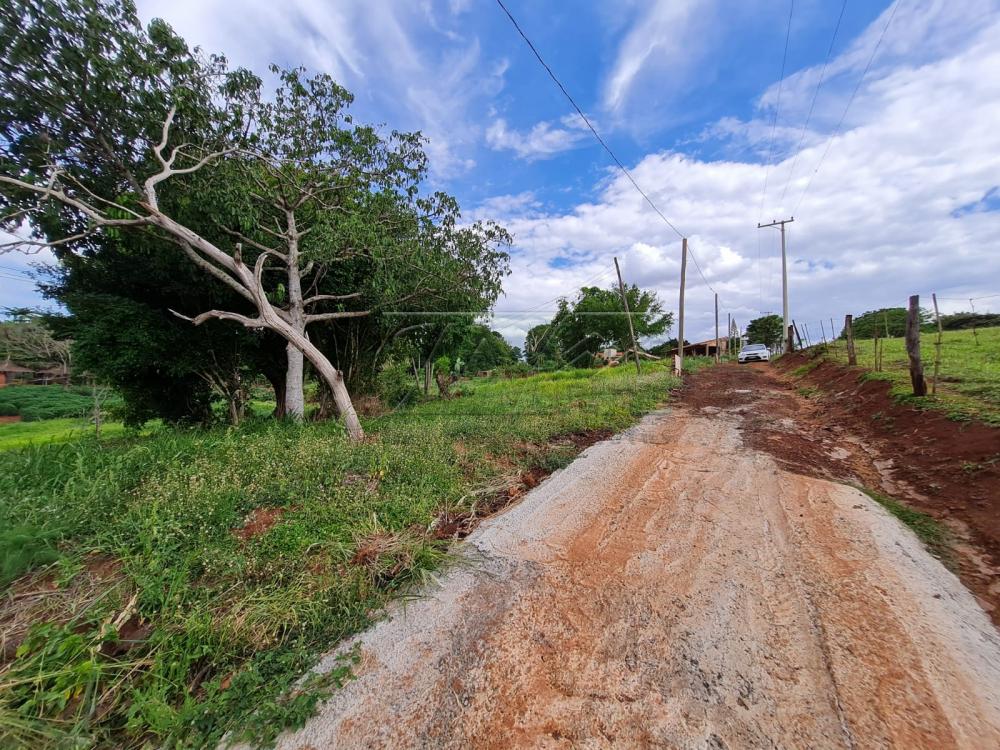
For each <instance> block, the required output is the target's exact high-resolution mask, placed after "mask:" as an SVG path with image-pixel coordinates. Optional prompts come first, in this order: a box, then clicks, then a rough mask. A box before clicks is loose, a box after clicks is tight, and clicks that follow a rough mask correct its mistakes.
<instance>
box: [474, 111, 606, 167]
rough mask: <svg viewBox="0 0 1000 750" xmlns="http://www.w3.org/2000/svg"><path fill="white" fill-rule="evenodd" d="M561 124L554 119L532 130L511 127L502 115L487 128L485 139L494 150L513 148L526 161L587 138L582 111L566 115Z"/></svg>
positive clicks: (560, 151) (542, 157)
mask: <svg viewBox="0 0 1000 750" xmlns="http://www.w3.org/2000/svg"><path fill="white" fill-rule="evenodd" d="M560 122H561V126H560V125H554V124H553V123H551V122H546V121H543V122H539V123H536V124H535V125H534V126H533V127H532V128H531V130H528V131H526V132H519V131H517V130H512V129H511V128H509V127H508V125H507V121H506V120H504V119H503V118H498V119H496V120H495V121H494V122H493V124H492V125H490V126H489V127H488V128H487V129H486V143H487V145H489V147H490V148H492V149H493V150H495V151H513V152H514V153H515V154H517V156H518V158H521V159H525V160H526V161H535V160H537V159H549V158H551V157H553V156H555V155H556V154H560V153H562V152H563V151H568V150H569V149H573V148H576V147H577V146H579V145H581V143H583V142H584V141H586V139H587V137H588V135H587V134H586V133H585V132H584V131H583V128H584V127H586V125H585V124H584V123H583V121H582V120H581V118H580V116H579V115H567V116H565V117H563V118H562V119H561V121H560Z"/></svg>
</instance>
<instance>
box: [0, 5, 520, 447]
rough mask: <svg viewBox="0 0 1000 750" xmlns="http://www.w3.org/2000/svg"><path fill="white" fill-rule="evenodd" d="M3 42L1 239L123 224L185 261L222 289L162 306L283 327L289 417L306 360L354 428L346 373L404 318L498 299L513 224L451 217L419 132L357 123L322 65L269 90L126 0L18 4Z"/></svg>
mask: <svg viewBox="0 0 1000 750" xmlns="http://www.w3.org/2000/svg"><path fill="white" fill-rule="evenodd" d="M0 43H2V48H3V51H2V53H0V54H2V55H3V60H2V62H3V64H2V65H0V225H2V226H3V228H6V229H8V230H10V231H21V232H23V231H24V230H25V229H26V228H27V229H28V231H29V232H30V236H27V237H25V236H23V235H22V236H21V237H20V238H19V240H18V241H17V242H16V243H11V245H9V246H13V245H18V246H20V247H22V248H24V247H52V248H57V249H59V250H60V251H62V252H63V253H65V254H67V255H68V254H72V255H74V256H76V257H79V258H81V259H82V261H81V262H82V263H87V262H91V261H92V260H93V259H94V258H95V257H96V256H97V255H98V254H100V253H102V252H106V251H107V248H108V246H109V244H114V243H116V242H117V241H119V240H120V239H121V238H123V237H125V236H126V235H132V236H138V237H141V238H142V241H143V243H146V244H144V245H143V247H144V248H149V249H155V251H156V252H164V253H173V254H174V255H175V256H177V257H181V258H184V259H185V260H186V261H187V262H188V263H190V264H191V267H192V268H194V269H197V272H198V273H199V274H201V275H202V276H203V277H204V279H207V280H211V281H212V282H213V283H215V284H216V285H218V286H219V287H220V289H221V290H222V292H224V293H223V294H221V295H218V296H217V299H216V300H214V301H215V302H218V303H219V304H218V306H214V305H213V306H206V307H204V308H202V309H192V307H193V304H192V305H191V307H187V308H184V309H181V308H182V305H181V303H182V302H188V303H194V302H195V300H203V301H205V302H209V300H207V299H206V297H205V295H201V294H200V291H198V292H197V293H194V294H186V293H184V292H183V290H181V292H180V293H179V294H178V295H177V296H176V298H175V299H174V300H173V302H174V303H176V304H171V300H166V301H165V302H164V304H165V306H166V309H167V310H169V311H171V312H172V313H173V314H176V315H178V316H181V317H183V318H185V319H187V320H189V321H190V322H192V323H194V324H195V325H201V324H204V323H207V322H208V321H213V320H221V321H227V322H230V323H238V324H241V325H242V326H244V327H246V328H248V329H254V330H266V331H270V332H271V333H273V334H274V335H276V336H277V337H279V338H280V339H282V340H284V341H285V342H286V357H287V363H286V375H285V384H286V405H287V406H288V408H289V411H290V412H291V413H293V414H298V415H301V414H302V412H303V405H302V379H303V372H304V369H303V366H304V363H303V361H304V360H308V361H309V363H310V364H311V365H312V367H313V368H314V369H315V371H316V372H317V374H318V375H319V376H320V377H321V379H322V380H323V381H324V382H325V384H326V387H327V389H328V390H329V392H330V393H331V394H333V400H334V402H335V404H336V410H337V412H338V413H339V414H340V416H342V417H343V419H344V421H345V423H346V425H347V427H348V429H349V431H350V432H351V434H352V435H354V436H355V437H358V436H360V435H361V427H360V423H359V422H358V420H357V417H356V414H355V413H354V409H353V405H352V403H351V400H350V397H349V394H348V391H347V387H346V384H345V383H346V382H352V383H358V382H363V381H365V380H368V381H370V380H372V378H373V371H374V369H375V368H377V366H378V363H379V357H380V356H381V355H383V354H384V353H385V352H386V351H387V349H388V347H389V345H390V344H391V342H392V341H394V340H395V339H396V338H397V337H398V336H400V335H401V334H403V333H404V332H406V331H409V330H413V329H414V326H415V325H417V324H415V323H412V322H411V321H409V320H407V316H412V315H415V314H420V313H423V312H427V311H440V310H442V309H449V308H450V309H453V310H454V309H459V310H471V311H481V310H483V309H485V308H487V307H488V306H489V305H491V304H492V303H493V301H494V300H495V299H496V296H497V294H498V293H499V289H500V280H501V279H502V277H503V276H504V275H505V274H506V272H507V254H506V252H505V250H504V246H505V245H506V244H508V243H509V240H510V238H509V235H508V234H507V233H506V231H505V230H504V229H503V228H502V227H499V226H497V225H495V224H492V223H489V222H486V223H481V222H475V223H471V224H462V223H461V222H460V212H459V209H458V205H457V203H456V202H455V200H454V199H453V198H451V197H450V196H448V195H445V194H443V193H428V192H427V191H426V190H425V189H424V181H425V178H426V170H427V160H426V156H425V154H424V151H423V138H422V136H420V134H419V133H401V132H398V131H390V132H383V131H382V130H381V129H379V128H375V127H372V126H367V125H363V124H359V123H357V122H356V121H355V120H354V118H353V116H352V115H351V114H350V112H349V106H350V104H351V102H352V96H351V95H350V93H349V92H347V91H346V90H345V89H343V88H342V87H341V86H339V85H338V84H337V83H336V82H334V81H333V80H332V79H331V78H330V77H329V76H325V75H314V76H309V75H307V74H306V73H305V71H303V70H301V69H290V70H280V69H277V68H273V69H272V72H273V73H274V75H275V76H276V78H277V81H278V85H277V88H276V90H275V91H274V93H273V95H270V96H269V95H266V94H265V92H264V91H263V89H262V82H261V80H260V79H259V78H258V77H257V76H255V75H254V74H252V73H250V72H249V71H246V70H243V69H230V68H229V67H228V65H227V63H226V60H225V58H223V57H221V56H205V55H202V54H201V53H200V52H198V51H197V50H195V51H192V50H190V49H189V48H188V46H187V45H186V44H185V42H184V41H183V40H182V39H181V38H179V37H178V36H177V35H176V34H174V33H173V31H172V30H171V29H170V28H169V26H167V25H166V24H165V23H164V22H162V21H159V20H154V21H153V22H151V23H150V24H149V26H148V27H147V28H143V26H142V25H141V23H140V22H139V19H138V16H137V14H136V11H135V7H134V5H133V4H132V3H131V2H129V1H128V0H14V2H12V3H10V4H8V5H5V6H4V9H3V11H2V12H0ZM133 233H136V234H135V235H133ZM134 250H135V248H134V247H132V249H131V250H130V251H129V253H126V254H125V255H124V256H122V257H131V258H134V257H136V254H137V253H136V252H134ZM68 265H71V264H68ZM70 273H73V271H72V269H71V271H70ZM193 284H194V285H195V286H199V281H193ZM140 286H141V284H140ZM223 287H225V289H222V288H223ZM55 293H56V294H58V293H59V292H58V291H56V292H55ZM124 296H125V297H126V298H129V299H131V300H132V301H133V302H139V303H140V306H141V303H142V300H138V299H136V298H135V297H134V296H132V295H131V292H125V295H124ZM81 309H82V308H81ZM116 310H117V311H118V312H119V313H121V314H126V311H128V310H129V306H128V305H124V304H118V305H116ZM133 312H134V313H135V314H136V315H139V316H141V315H142V314H144V313H145V312H147V311H146V310H144V309H136V310H134V311H133ZM362 319H367V320H365V322H364V323H363V324H361V325H358V326H356V327H355V326H354V325H353V323H354V322H355V321H359V320H362ZM147 320H152V318H151V317H149V316H147ZM83 322H84V321H81V323H83ZM319 323H322V324H323V330H321V331H320V332H319V333H311V335H307V333H306V329H307V326H310V324H319ZM194 340H195V338H192V341H194ZM243 340H244V341H249V340H251V339H247V338H246V337H244V338H243Z"/></svg>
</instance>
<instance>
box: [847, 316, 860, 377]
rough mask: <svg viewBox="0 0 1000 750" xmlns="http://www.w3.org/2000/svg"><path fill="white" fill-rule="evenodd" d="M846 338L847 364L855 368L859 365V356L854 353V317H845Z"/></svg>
mask: <svg viewBox="0 0 1000 750" xmlns="http://www.w3.org/2000/svg"><path fill="white" fill-rule="evenodd" d="M844 338H845V339H846V340H847V364H848V365H850V366H851V367H855V366H856V365H857V364H858V354H857V352H855V351H854V316H853V315H845V316H844Z"/></svg>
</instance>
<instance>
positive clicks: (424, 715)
mask: <svg viewBox="0 0 1000 750" xmlns="http://www.w3.org/2000/svg"><path fill="white" fill-rule="evenodd" d="M750 373H751V369H750V368H747V369H745V370H739V371H737V370H734V371H733V372H732V373H730V374H729V375H727V378H728V380H727V381H726V383H727V385H726V387H725V388H717V389H716V392H715V393H714V396H713V397H712V398H705V397H697V398H687V399H686V400H684V401H683V402H682V403H681V404H680V405H679V406H675V407H672V408H670V409H667V410H665V411H663V412H660V413H657V414H654V415H651V416H650V417H647V418H646V419H645V420H644V421H643V422H642V423H641V424H640V425H638V426H637V427H636V428H633V429H632V430H630V431H628V432H626V433H625V434H623V435H621V436H619V437H618V438H616V439H613V440H610V441H606V442H603V443H599V444H597V445H595V446H593V447H591V448H590V449H588V450H587V451H586V453H584V454H583V456H581V457H580V458H579V459H578V460H577V461H576V462H575V463H574V464H572V465H571V466H570V467H568V468H567V469H565V470H563V471H561V472H558V473H557V474H555V475H553V476H552V477H550V478H549V479H548V480H547V481H546V482H544V483H543V484H542V485H541V486H539V487H538V488H537V489H535V490H534V491H532V492H531V493H529V494H528V495H527V496H526V497H525V498H524V500H523V501H522V502H520V503H519V504H518V505H517V506H515V507H513V508H511V509H510V510H508V511H507V512H505V513H503V514H502V515H500V516H498V517H496V518H494V519H492V520H490V521H488V522H486V523H484V524H483V525H482V526H481V527H480V528H479V529H478V530H477V531H476V532H475V533H474V534H473V535H472V536H470V537H469V539H468V541H467V543H466V544H465V550H466V551H467V564H464V565H460V566H457V567H455V568H453V569H452V570H451V571H450V572H448V573H447V574H445V575H443V576H442V578H441V580H440V586H439V587H437V588H436V589H435V590H433V591H431V592H430V593H429V594H428V595H427V596H426V597H424V598H421V599H419V600H416V601H412V602H410V603H408V604H407V605H406V606H405V607H400V608H399V609H398V610H397V611H396V612H394V613H393V614H392V616H391V617H389V618H387V619H386V620H384V621H383V622H381V623H380V624H379V625H378V626H376V627H375V628H373V629H372V630H370V631H368V632H367V633H365V634H364V635H363V636H361V637H360V638H359V639H358V642H359V643H360V653H361V662H360V664H359V666H358V669H357V674H358V679H356V680H355V681H353V682H352V683H350V684H349V685H348V686H347V687H346V688H344V689H343V690H342V691H340V692H339V693H338V694H336V695H335V697H334V698H333V699H332V700H331V701H329V702H328V703H327V704H326V705H325V706H324V707H323V708H322V709H321V711H320V713H319V714H318V715H317V716H315V717H314V718H313V719H311V720H310V721H309V722H308V724H307V725H306V727H305V728H304V729H302V730H301V731H299V732H297V733H295V734H289V735H285V736H283V737H282V738H281V740H280V743H279V746H280V747H282V748H300V749H303V750H304V749H305V748H328V747H345V748H356V747H393V748H397V747H427V748H439V747H455V748H459V747H462V748H464V747H481V748H508V747H545V748H570V747H612V746H614V747H637V748H638V747H678V748H688V747H692V748H693V747H697V748H724V747H729V748H734V747H735V748H742V747H754V748H758V747H783V748H784V747H802V748H825V747H834V748H839V747H845V748H852V747H856V748H869V747H889V746H892V747H900V748H919V747H925V748H948V747H965V748H991V747H1000V638H998V635H997V632H996V630H995V629H994V627H993V625H992V624H991V623H990V621H989V619H988V618H987V616H986V615H985V614H984V613H983V611H982V610H981V609H980V607H979V606H978V604H977V603H976V601H975V599H974V598H973V597H972V596H971V595H970V594H969V592H968V591H967V590H966V589H965V588H964V587H963V586H962V585H961V584H960V583H959V581H958V579H956V578H955V576H954V575H953V574H952V573H950V572H949V571H947V570H946V569H945V568H944V567H943V566H942V565H941V564H940V563H939V562H938V561H937V560H936V559H934V558H933V557H931V556H930V555H929V554H928V553H927V552H926V551H925V550H924V549H923V548H922V546H921V544H920V543H919V542H918V541H917V539H916V538H915V537H914V536H913V535H912V534H911V533H910V532H909V531H908V530H907V529H905V528H904V527H902V526H901V525H900V524H899V523H898V522H897V521H896V520H895V519H893V518H892V517H891V516H889V515H888V514H887V513H886V512H885V511H884V510H882V508H881V507H879V506H878V505H876V504H875V503H873V502H872V501H871V500H869V499H868V497H867V496H865V495H864V494H862V493H861V492H859V491H857V490H855V489H852V488H850V487H847V486H844V485H839V484H834V483H832V482H829V481H826V480H824V479H821V478H818V477H809V476H803V475H801V474H798V473H791V472H789V471H787V470H786V469H784V468H782V466H783V465H787V464H785V463H784V462H781V461H778V460H776V459H775V458H774V457H772V455H771V454H770V452H768V451H766V450H762V449H761V448H760V447H753V443H754V441H753V440H752V439H750V438H749V437H748V436H747V435H746V434H745V432H744V430H743V428H744V427H745V426H746V424H748V423H749V422H750V421H752V420H754V419H759V418H761V417H762V415H764V414H766V413H767V409H768V399H769V398H771V397H772V394H770V393H769V392H768V391H767V389H766V388H765V387H764V386H762V383H765V385H766V382H765V381H761V380H760V379H757V380H754V378H753V376H752V374H750ZM744 377H745V378H746V380H747V383H748V384H749V385H751V386H752V387H747V388H740V387H734V385H736V386H738V385H739V384H740V379H741V378H744ZM715 403H724V404H725V408H724V409H723V408H720V406H718V405H713V404H715ZM834 442H835V441H834ZM831 450H833V451H835V450H836V445H834V446H833V447H832V448H831ZM349 647H350V645H348V646H347V647H345V648H349ZM330 661H331V660H329V659H328V660H327V663H330Z"/></svg>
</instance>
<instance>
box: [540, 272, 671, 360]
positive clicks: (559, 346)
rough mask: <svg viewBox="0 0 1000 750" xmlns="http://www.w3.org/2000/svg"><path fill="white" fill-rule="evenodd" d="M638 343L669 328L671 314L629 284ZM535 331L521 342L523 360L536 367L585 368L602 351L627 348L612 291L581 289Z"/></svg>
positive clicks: (624, 320)
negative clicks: (522, 345)
mask: <svg viewBox="0 0 1000 750" xmlns="http://www.w3.org/2000/svg"><path fill="white" fill-rule="evenodd" d="M625 296H626V299H627V300H628V307H629V312H630V314H631V317H632V325H633V327H634V329H635V336H636V338H637V339H642V338H644V337H650V336H659V335H660V334H663V333H665V332H666V331H667V330H669V329H670V326H671V325H672V324H673V314H672V313H669V312H664V310H663V305H662V304H661V303H660V301H659V299H658V298H657V296H656V292H654V291H650V290H643V289H640V288H639V287H638V286H635V285H634V284H633V285H631V286H627V287H625ZM543 325H544V326H546V327H545V328H543V327H541V326H536V327H535V328H533V329H531V331H529V333H528V337H527V339H526V341H525V356H526V358H527V360H528V362H529V363H531V364H534V363H536V362H537V363H539V364H538V365H536V366H543V365H546V364H548V365H552V366H558V365H561V364H568V365H574V366H577V367H581V366H589V365H590V363H591V361H592V360H593V356H594V354H596V353H597V352H598V351H599V350H600V349H602V348H605V347H612V346H613V347H615V348H617V349H619V350H621V351H624V350H626V349H631V348H632V340H631V335H630V332H629V324H628V317H627V316H626V314H625V309H624V307H623V305H622V298H621V294H620V292H619V289H618V288H617V287H612V288H608V289H602V288H600V287H596V286H589V287H583V288H581V289H580V292H579V294H577V296H576V298H575V299H574V300H573V301H572V302H570V301H568V300H560V302H559V309H558V311H557V312H556V314H555V317H554V318H553V319H552V321H551V323H547V324H543Z"/></svg>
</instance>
